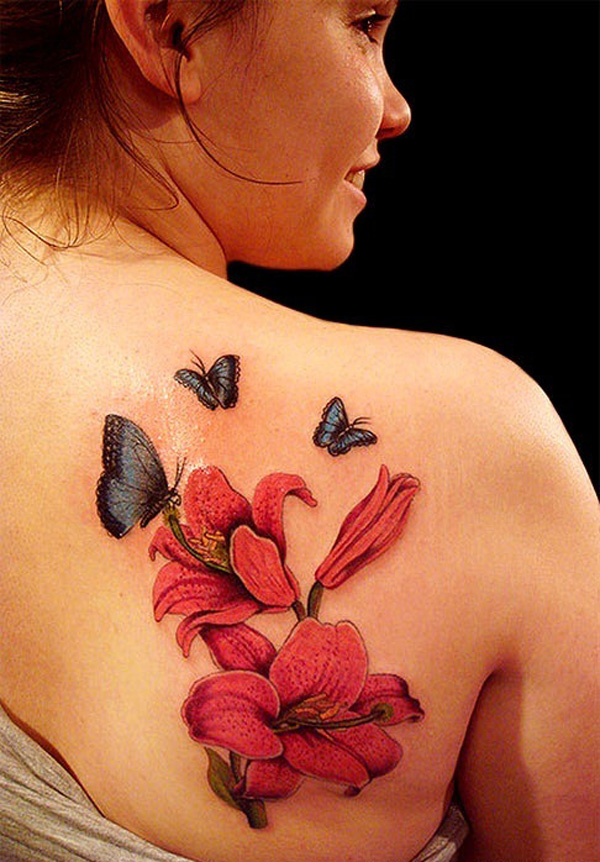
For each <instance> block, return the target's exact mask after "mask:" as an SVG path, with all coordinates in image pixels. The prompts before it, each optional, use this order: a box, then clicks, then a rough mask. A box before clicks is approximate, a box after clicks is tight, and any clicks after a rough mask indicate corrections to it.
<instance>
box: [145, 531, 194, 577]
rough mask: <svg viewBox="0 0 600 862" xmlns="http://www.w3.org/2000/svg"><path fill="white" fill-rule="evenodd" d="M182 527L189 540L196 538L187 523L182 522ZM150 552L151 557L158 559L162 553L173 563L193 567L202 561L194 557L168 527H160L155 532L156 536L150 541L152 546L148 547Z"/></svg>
mask: <svg viewBox="0 0 600 862" xmlns="http://www.w3.org/2000/svg"><path fill="white" fill-rule="evenodd" d="M181 529H182V531H183V534H184V536H185V538H186V539H187V541H188V542H189V541H190V539H191V540H192V542H193V540H194V536H193V534H192V532H191V530H190V529H189V527H188V526H187V524H181ZM148 553H149V554H150V559H151V560H154V559H156V555H157V554H160V555H161V556H163V557H165V559H167V560H171V562H173V563H181V565H182V566H190V567H191V568H195V567H196V566H197V565H198V564H199V563H200V565H202V564H201V562H200V561H199V560H198V559H197V558H196V557H193V556H192V555H191V554H190V553H189V552H188V551H186V549H185V548H184V547H183V546H182V545H181V544H180V543H179V542H178V541H177V539H176V538H175V536H174V535H173V533H172V532H171V530H169V529H168V528H167V527H159V528H158V530H157V531H156V533H155V534H154V538H153V539H152V542H151V543H150V547H149V548H148Z"/></svg>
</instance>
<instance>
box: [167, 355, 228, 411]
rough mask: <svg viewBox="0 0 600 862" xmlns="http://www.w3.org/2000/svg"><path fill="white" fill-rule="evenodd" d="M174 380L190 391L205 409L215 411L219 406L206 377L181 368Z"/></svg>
mask: <svg viewBox="0 0 600 862" xmlns="http://www.w3.org/2000/svg"><path fill="white" fill-rule="evenodd" d="M215 364H216V363H215ZM211 371H212V368H211ZM175 380H176V381H177V382H178V383H181V385H182V386H185V387H186V388H187V389H191V390H192V392H193V393H194V394H195V395H196V397H197V398H198V401H200V402H201V403H202V404H204V406H205V407H208V409H209V410H215V409H216V408H217V407H218V406H219V402H218V400H217V399H216V398H215V396H214V394H213V392H212V387H211V384H210V383H209V381H208V379H207V375H205V374H200V373H198V371H192V370H190V369H189V368H181V369H180V370H179V371H177V372H176V373H175Z"/></svg>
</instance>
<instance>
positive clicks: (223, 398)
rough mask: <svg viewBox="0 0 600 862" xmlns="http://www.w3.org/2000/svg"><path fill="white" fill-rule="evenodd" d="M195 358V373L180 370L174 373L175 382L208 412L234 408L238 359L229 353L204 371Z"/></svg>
mask: <svg viewBox="0 0 600 862" xmlns="http://www.w3.org/2000/svg"><path fill="white" fill-rule="evenodd" d="M194 356H195V359H196V361H195V363H194V364H195V365H196V367H197V369H198V370H197V371H195V370H193V369H191V368H181V369H180V370H179V371H177V372H176V373H175V380H176V381H177V382H178V383H181V385H182V386H185V387H186V389H191V391H192V392H193V393H194V394H195V395H196V397H197V398H198V401H200V403H201V404H203V405H204V406H205V407H207V408H208V409H209V410H216V408H217V407H219V406H221V407H223V408H225V409H227V408H230V407H235V405H236V404H237V400H238V385H237V384H238V380H239V377H240V359H239V356H234V355H233V354H231V353H228V354H226V355H225V356H220V357H219V358H218V359H217V360H216V361H215V362H214V363H213V365H212V366H211V367H210V369H209V370H208V371H206V369H205V367H204V363H203V362H202V360H201V359H200V357H198V356H196V354H194Z"/></svg>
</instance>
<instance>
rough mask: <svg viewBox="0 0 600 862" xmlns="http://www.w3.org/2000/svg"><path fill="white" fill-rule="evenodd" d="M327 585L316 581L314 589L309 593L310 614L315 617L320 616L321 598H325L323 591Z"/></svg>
mask: <svg viewBox="0 0 600 862" xmlns="http://www.w3.org/2000/svg"><path fill="white" fill-rule="evenodd" d="M324 589H325V587H324V586H323V584H322V583H320V581H315V582H314V584H313V585H312V589H311V591H310V593H309V594H308V616H309V617H313V619H315V620H316V619H318V618H319V610H320V608H321V599H322V598H323V591H324Z"/></svg>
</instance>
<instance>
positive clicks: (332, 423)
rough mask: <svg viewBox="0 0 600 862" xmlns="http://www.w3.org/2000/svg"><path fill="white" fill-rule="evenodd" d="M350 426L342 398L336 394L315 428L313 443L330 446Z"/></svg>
mask: <svg viewBox="0 0 600 862" xmlns="http://www.w3.org/2000/svg"><path fill="white" fill-rule="evenodd" d="M347 428H348V416H347V414H346V408H345V407H344V402H343V401H342V399H341V398H339V397H338V396H336V397H335V398H332V399H331V401H328V402H327V404H326V405H325V407H324V408H323V413H322V414H321V421H320V422H319V424H318V425H317V427H316V428H315V433H314V434H313V443H315V444H316V445H317V446H323V447H325V446H327V447H328V446H330V445H331V444H332V443H335V441H336V440H337V439H338V437H339V436H340V434H342V433H343V432H344V431H345V430H346V429H347ZM332 454H333V453H332ZM336 454H337V453H336Z"/></svg>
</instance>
